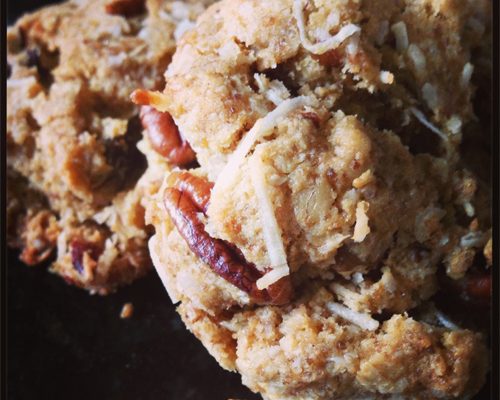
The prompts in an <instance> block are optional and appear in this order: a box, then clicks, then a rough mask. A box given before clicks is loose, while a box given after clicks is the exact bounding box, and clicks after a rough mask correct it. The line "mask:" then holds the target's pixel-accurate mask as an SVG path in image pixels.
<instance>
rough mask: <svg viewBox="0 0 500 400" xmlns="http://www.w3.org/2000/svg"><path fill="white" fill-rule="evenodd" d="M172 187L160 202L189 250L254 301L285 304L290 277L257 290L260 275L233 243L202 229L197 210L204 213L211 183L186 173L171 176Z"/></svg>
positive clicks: (202, 225) (290, 289) (288, 295)
mask: <svg viewBox="0 0 500 400" xmlns="http://www.w3.org/2000/svg"><path fill="white" fill-rule="evenodd" d="M171 183H173V184H174V186H175V187H170V188H168V189H166V190H165V193H164V203H165V207H166V209H167V212H168V214H169V215H170V218H172V221H173V222H174V224H175V226H176V227H177V230H178V231H179V233H180V234H181V235H182V237H183V238H184V240H185V241H186V243H187V244H188V246H189V248H190V249H191V251H192V252H193V253H194V254H196V255H197V256H198V257H199V258H200V259H201V260H202V261H203V262H204V263H206V264H208V265H209V266H210V267H211V268H212V270H213V271H214V272H215V273H217V274H218V275H219V276H221V277H222V278H224V279H225V280H226V281H228V282H230V283H231V284H233V285H234V286H236V287H237V288H239V289H241V290H243V291H245V292H246V293H248V294H249V295H250V297H251V298H252V300H253V301H255V302H256V303H258V304H285V303H287V302H289V301H290V299H291V297H292V285H291V281H290V277H289V276H287V277H284V278H281V279H280V280H279V281H278V282H276V283H274V284H273V285H271V286H270V287H269V288H267V289H266V290H259V289H258V288H257V285H256V281H257V280H258V279H259V278H260V277H262V276H263V273H262V272H261V271H259V270H258V269H257V268H256V267H255V265H254V264H252V263H249V262H248V261H246V260H245V259H244V257H243V255H242V254H241V253H240V252H239V251H237V249H234V248H233V246H232V245H231V244H229V243H227V242H226V241H224V240H221V239H215V238H212V237H211V236H210V235H209V234H208V233H207V232H206V230H205V225H204V224H203V222H202V221H201V219H200V216H199V213H200V212H204V213H205V212H206V208H207V205H208V201H209V199H210V190H211V188H212V184H211V183H209V182H208V181H206V180H205V179H203V178H199V177H194V176H192V175H191V174H189V173H186V172H185V173H177V174H176V175H174V176H173V177H172V178H171Z"/></svg>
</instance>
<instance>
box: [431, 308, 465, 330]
mask: <svg viewBox="0 0 500 400" xmlns="http://www.w3.org/2000/svg"><path fill="white" fill-rule="evenodd" d="M435 315H436V318H437V320H438V321H439V323H440V324H441V325H443V326H444V327H445V328H448V329H452V330H455V329H460V327H459V326H458V325H457V324H455V323H454V322H453V321H452V320H451V319H450V318H448V317H447V316H446V315H445V314H443V313H442V312H441V311H439V310H436V313H435Z"/></svg>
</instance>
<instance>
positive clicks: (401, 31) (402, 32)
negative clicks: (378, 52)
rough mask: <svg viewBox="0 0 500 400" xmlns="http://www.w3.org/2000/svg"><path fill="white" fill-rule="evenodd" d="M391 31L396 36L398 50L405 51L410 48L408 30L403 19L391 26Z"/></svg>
mask: <svg viewBox="0 0 500 400" xmlns="http://www.w3.org/2000/svg"><path fill="white" fill-rule="evenodd" d="M391 31H392V33H394V36H395V37H396V50H397V51H399V52H400V53H404V52H405V51H406V49H407V48H408V31H407V30H406V24H405V23H404V22H403V21H399V22H396V23H395V24H393V25H392V26H391Z"/></svg>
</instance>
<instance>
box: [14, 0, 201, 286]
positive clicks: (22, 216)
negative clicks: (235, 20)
mask: <svg viewBox="0 0 500 400" xmlns="http://www.w3.org/2000/svg"><path fill="white" fill-rule="evenodd" d="M208 3H209V1H194V0H192V1H191V0H186V1H183V2H182V1H162V0H148V1H141V0H85V1H69V2H65V3H62V4H59V5H54V6H50V7H46V8H43V9H41V10H39V11H37V12H34V13H32V14H29V15H25V16H23V17H22V18H21V19H19V20H18V21H17V23H16V24H15V25H14V26H12V27H10V28H9V29H8V33H7V42H8V43H7V44H8V54H7V59H8V64H9V77H8V80H7V164H8V170H9V173H8V181H9V182H8V184H9V188H10V189H9V191H8V202H9V231H10V233H11V235H10V243H11V244H13V245H15V246H16V247H19V248H20V249H21V250H22V252H21V259H22V260H23V261H24V262H25V263H27V264H29V265H34V264H38V263H40V262H42V261H44V260H49V259H50V260H52V259H53V258H54V257H55V261H54V262H53V263H52V266H51V270H52V271H53V272H55V273H57V274H59V275H61V276H62V277H63V278H64V279H66V280H67V281H68V282H71V283H73V284H75V285H77V286H80V287H83V288H86V289H88V290H89V291H91V292H97V293H100V294H105V293H107V292H109V291H110V290H114V289H115V288H116V287H118V286H120V285H123V284H126V283H129V282H131V281H132V280H134V279H136V278H137V277H139V276H141V275H143V274H144V273H146V272H147V271H148V270H149V269H150V267H151V261H150V258H149V256H148V252H147V247H146V242H147V238H148V229H147V227H146V225H145V223H144V208H143V206H142V205H141V198H142V193H143V190H144V187H145V185H144V184H143V183H144V182H145V181H149V180H150V179H153V177H152V175H151V172H149V173H148V175H147V176H145V177H142V178H141V176H142V174H143V173H144V171H145V169H146V158H145V157H144V155H143V154H142V153H141V152H140V151H139V150H138V149H137V147H136V145H137V142H138V141H139V140H140V139H141V136H142V132H141V131H142V129H143V128H142V126H141V122H140V118H139V108H138V107H136V106H134V105H133V104H132V103H131V102H130V99H129V96H130V93H131V92H132V91H133V90H134V89H135V88H137V87H138V86H140V87H145V88H148V89H158V88H160V87H161V86H162V85H163V76H162V75H163V73H164V71H165V69H166V67H167V65H168V63H169V62H170V60H171V56H172V54H173V52H174V49H175V43H176V40H177V39H178V38H179V37H180V36H181V35H182V34H183V33H184V32H185V31H186V30H188V29H190V28H191V27H192V26H193V24H194V21H195V19H196V17H197V16H198V14H200V13H201V12H202V11H203V10H204V8H205V6H206V5H207V4H208ZM166 167H168V164H166ZM140 178H141V180H140V181H139V179H140ZM35 198H36V199H37V200H36V201H35V200H34V199H35ZM32 199H33V201H32Z"/></svg>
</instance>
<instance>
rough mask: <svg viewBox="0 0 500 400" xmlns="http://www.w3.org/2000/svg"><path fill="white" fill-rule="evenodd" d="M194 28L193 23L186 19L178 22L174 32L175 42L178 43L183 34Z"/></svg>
mask: <svg viewBox="0 0 500 400" xmlns="http://www.w3.org/2000/svg"><path fill="white" fill-rule="evenodd" d="M194 26H195V24H194V22H191V21H190V20H188V19H184V20H182V21H181V22H179V23H178V24H177V27H176V28H175V31H174V38H175V41H176V42H178V41H179V39H180V38H181V36H182V35H184V33H186V32H187V31H189V30H190V29H192V28H194Z"/></svg>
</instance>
